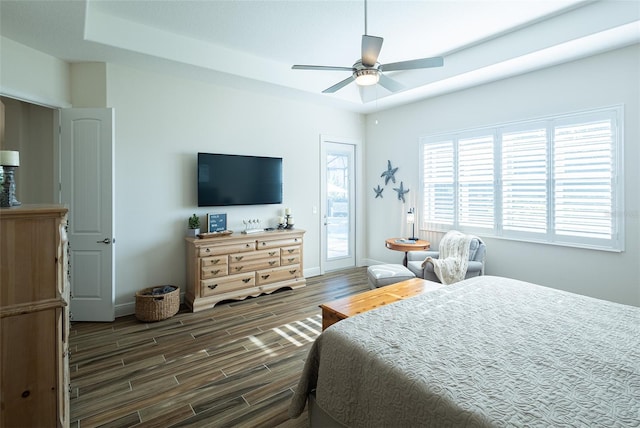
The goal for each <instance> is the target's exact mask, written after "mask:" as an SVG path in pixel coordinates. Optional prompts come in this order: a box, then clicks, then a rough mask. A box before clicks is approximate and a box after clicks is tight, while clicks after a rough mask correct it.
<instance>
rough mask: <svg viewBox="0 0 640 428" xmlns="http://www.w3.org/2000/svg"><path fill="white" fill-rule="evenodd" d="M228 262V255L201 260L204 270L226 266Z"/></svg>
mask: <svg viewBox="0 0 640 428" xmlns="http://www.w3.org/2000/svg"><path fill="white" fill-rule="evenodd" d="M227 260H228V257H227V256H226V255H219V256H214V257H204V258H202V259H200V267H201V268H203V269H204V268H208V267H212V266H221V265H226V264H227Z"/></svg>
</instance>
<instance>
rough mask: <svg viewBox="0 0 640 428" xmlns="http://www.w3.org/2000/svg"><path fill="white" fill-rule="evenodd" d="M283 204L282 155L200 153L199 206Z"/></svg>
mask: <svg viewBox="0 0 640 428" xmlns="http://www.w3.org/2000/svg"><path fill="white" fill-rule="evenodd" d="M281 203H282V158H272V157H262V156H241V155H225V154H218V153H198V206H199V207H211V206H225V205H263V204H281Z"/></svg>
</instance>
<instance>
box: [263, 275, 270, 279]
mask: <svg viewBox="0 0 640 428" xmlns="http://www.w3.org/2000/svg"><path fill="white" fill-rule="evenodd" d="M260 276H261V277H262V279H267V278H269V277H270V276H271V275H268V274H267V275H260Z"/></svg>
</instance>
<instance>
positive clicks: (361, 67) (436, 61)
mask: <svg viewBox="0 0 640 428" xmlns="http://www.w3.org/2000/svg"><path fill="white" fill-rule="evenodd" d="M382 41H383V38H382V37H376V36H369V35H367V0H364V35H363V36H362V57H361V58H360V59H359V60H357V61H356V62H355V63H354V64H353V66H351V67H340V66H329V65H294V66H292V67H291V68H292V69H294V70H321V71H326V70H333V71H350V72H351V76H349V77H347V78H346V79H344V80H342V81H340V82H338V83H336V84H335V85H333V86H331V87H329V88H327V89H325V90H324V91H322V92H323V93H334V92H336V91H338V90H340V89H342V88H344V87H345V86H347V85H348V84H349V83H351V82H353V81H355V82H356V84H357V85H359V86H369V85H375V84H376V83H380V85H381V86H382V87H384V88H385V89H387V90H389V91H391V92H397V91H400V90H402V89H404V86H403V85H402V84H401V83H399V82H398V81H396V80H393V79H391V78H390V77H388V76H385V75H384V73H383V72H386V71H399V70H413V69H418V68H432V67H442V65H443V64H444V60H443V58H442V57H433V58H421V59H413V60H408V61H400V62H393V63H390V64H380V63H379V62H378V55H379V54H380V49H382Z"/></svg>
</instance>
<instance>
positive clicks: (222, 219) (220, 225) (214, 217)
mask: <svg viewBox="0 0 640 428" xmlns="http://www.w3.org/2000/svg"><path fill="white" fill-rule="evenodd" d="M207 224H208V225H209V230H208V231H209V233H212V232H222V231H225V230H227V215H226V214H207Z"/></svg>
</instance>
